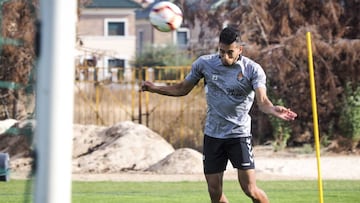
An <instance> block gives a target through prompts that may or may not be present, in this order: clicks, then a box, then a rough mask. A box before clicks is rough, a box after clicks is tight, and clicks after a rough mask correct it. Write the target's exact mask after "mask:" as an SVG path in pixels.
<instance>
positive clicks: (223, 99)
mask: <svg viewBox="0 0 360 203" xmlns="http://www.w3.org/2000/svg"><path fill="white" fill-rule="evenodd" d="M201 78H204V80H205V93H206V100H207V105H208V109H207V117H206V124H205V129H204V133H205V134H206V135H208V136H211V137H215V138H235V137H248V136H251V117H250V115H249V111H250V108H251V106H252V104H253V101H254V97H255V92H254V90H255V89H256V88H259V87H263V88H266V84H265V83H266V75H265V72H264V70H263V69H262V68H261V66H260V65H259V64H257V63H255V62H254V61H252V60H251V59H249V58H247V57H244V56H241V58H240V60H238V61H237V62H236V63H235V64H234V65H232V66H224V65H223V64H222V63H221V60H220V58H219V55H218V54H211V55H204V56H201V57H199V58H198V59H197V60H196V61H195V62H194V63H193V64H192V68H191V71H190V73H189V74H188V75H187V76H186V78H185V79H186V80H187V81H190V82H192V83H194V84H196V83H198V82H199V80H200V79H201Z"/></svg>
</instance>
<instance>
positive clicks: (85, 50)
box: [77, 0, 141, 77]
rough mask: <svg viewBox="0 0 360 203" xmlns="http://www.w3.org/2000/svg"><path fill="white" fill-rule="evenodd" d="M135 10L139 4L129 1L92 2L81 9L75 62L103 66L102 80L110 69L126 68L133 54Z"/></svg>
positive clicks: (134, 44) (97, 0) (109, 72)
mask: <svg viewBox="0 0 360 203" xmlns="http://www.w3.org/2000/svg"><path fill="white" fill-rule="evenodd" d="M139 8H141V5H140V4H139V3H137V2H135V1H132V0H92V1H90V3H89V4H87V5H85V6H84V7H83V8H81V10H80V16H79V20H78V27H77V29H78V36H77V37H78V41H79V42H80V43H79V46H78V47H77V52H78V61H79V63H81V64H83V63H84V62H87V65H89V66H94V67H103V68H104V70H103V72H102V74H103V75H102V77H107V76H108V75H109V74H111V72H112V71H114V69H113V68H119V67H121V68H129V67H130V61H131V60H133V59H134V57H135V52H136V26H135V24H136V22H135V21H136V18H135V10H136V9H139ZM115 71H116V70H115Z"/></svg>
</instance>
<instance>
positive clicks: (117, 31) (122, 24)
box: [104, 19, 127, 36]
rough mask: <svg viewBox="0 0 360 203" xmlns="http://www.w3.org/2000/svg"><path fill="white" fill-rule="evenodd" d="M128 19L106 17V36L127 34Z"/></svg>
mask: <svg viewBox="0 0 360 203" xmlns="http://www.w3.org/2000/svg"><path fill="white" fill-rule="evenodd" d="M126 27H127V23H126V19H105V32H104V33H105V36H126V35H127V30H126Z"/></svg>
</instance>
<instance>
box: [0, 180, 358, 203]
mask: <svg viewBox="0 0 360 203" xmlns="http://www.w3.org/2000/svg"><path fill="white" fill-rule="evenodd" d="M30 184H31V183H30ZM26 185H27V184H26V181H20V180H11V181H10V182H0V202H1V203H5V202H6V203H20V202H31V201H29V200H32V199H33V196H32V192H30V193H27V191H28V190H27V186H26ZM258 185H259V186H260V187H261V188H262V189H264V190H265V191H266V193H267V194H268V196H269V198H270V201H271V202H272V203H296V202H298V203H312V202H313V203H317V202H319V195H318V194H319V193H318V189H317V181H315V180H314V181H308V180H306V181H258ZM323 188H324V191H323V192H324V203H350V202H351V203H352V202H354V203H355V202H360V180H354V181H352V180H325V181H323ZM224 191H225V194H226V195H227V197H228V199H229V201H230V202H251V201H250V200H249V199H248V198H247V197H246V196H245V195H244V194H243V193H242V191H240V188H239V185H238V183H237V182H236V181H225V182H224ZM72 202H73V203H115V202H116V203H119V202H127V203H131V202H133V203H143V202H144V203H150V202H154V203H155V202H156V203H157V202H165V203H172V202H174V203H201V202H204V203H208V202H209V198H208V193H207V189H206V183H205V182H73V185H72Z"/></svg>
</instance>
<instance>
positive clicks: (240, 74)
mask: <svg viewBox="0 0 360 203" xmlns="http://www.w3.org/2000/svg"><path fill="white" fill-rule="evenodd" d="M242 78H243V74H242V72H241V71H240V72H239V73H238V75H237V79H238V80H241V79H242Z"/></svg>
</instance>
